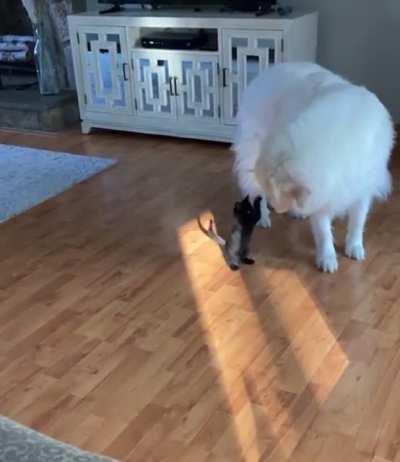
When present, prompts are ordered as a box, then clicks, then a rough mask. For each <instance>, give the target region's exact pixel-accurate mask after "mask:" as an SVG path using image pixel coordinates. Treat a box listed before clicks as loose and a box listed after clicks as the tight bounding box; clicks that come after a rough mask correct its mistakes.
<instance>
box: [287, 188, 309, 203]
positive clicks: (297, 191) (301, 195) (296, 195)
mask: <svg viewBox="0 0 400 462" xmlns="http://www.w3.org/2000/svg"><path fill="white" fill-rule="evenodd" d="M310 194H311V192H310V190H309V189H308V188H306V187H305V186H301V185H299V184H293V187H292V189H291V195H292V197H293V199H294V200H295V201H296V203H297V205H298V207H303V206H304V204H305V202H306V200H307V198H308V196H309V195H310Z"/></svg>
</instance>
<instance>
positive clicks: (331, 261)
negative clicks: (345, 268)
mask: <svg viewBox="0 0 400 462" xmlns="http://www.w3.org/2000/svg"><path fill="white" fill-rule="evenodd" d="M315 262H316V264H317V267H318V269H319V270H321V271H323V272H324V273H334V272H335V271H336V270H337V269H338V261H337V258H336V254H335V253H321V254H317V257H316V261H315Z"/></svg>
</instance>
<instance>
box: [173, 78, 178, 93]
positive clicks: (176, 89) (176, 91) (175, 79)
mask: <svg viewBox="0 0 400 462" xmlns="http://www.w3.org/2000/svg"><path fill="white" fill-rule="evenodd" d="M174 88H175V96H179V95H178V77H174Z"/></svg>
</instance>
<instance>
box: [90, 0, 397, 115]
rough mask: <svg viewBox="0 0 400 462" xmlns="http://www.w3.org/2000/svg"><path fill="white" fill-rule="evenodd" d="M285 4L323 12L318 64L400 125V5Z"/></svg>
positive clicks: (299, 0) (383, 1)
mask: <svg viewBox="0 0 400 462" xmlns="http://www.w3.org/2000/svg"><path fill="white" fill-rule="evenodd" d="M182 1H184V0H182ZM281 3H282V4H292V5H293V6H295V7H297V8H312V9H316V10H318V11H319V14H320V24H319V40H318V62H319V63H320V64H322V65H323V66H325V67H327V68H329V69H331V70H333V71H335V72H338V73H340V74H342V75H344V76H345V77H347V78H348V79H350V80H352V81H354V82H355V83H357V84H360V85H365V86H366V87H368V88H369V89H370V90H372V91H373V92H375V93H376V94H377V95H378V96H379V98H380V99H381V100H382V101H383V102H384V104H385V105H386V106H387V108H388V109H389V111H390V112H391V114H392V116H393V118H394V120H395V121H396V122H398V123H400V0H281ZM87 4H88V9H95V8H96V5H97V1H96V0H87Z"/></svg>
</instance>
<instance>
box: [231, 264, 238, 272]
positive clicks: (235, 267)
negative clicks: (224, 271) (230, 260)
mask: <svg viewBox="0 0 400 462" xmlns="http://www.w3.org/2000/svg"><path fill="white" fill-rule="evenodd" d="M229 267H230V269H231V270H232V271H238V270H239V267H238V265H229Z"/></svg>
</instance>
